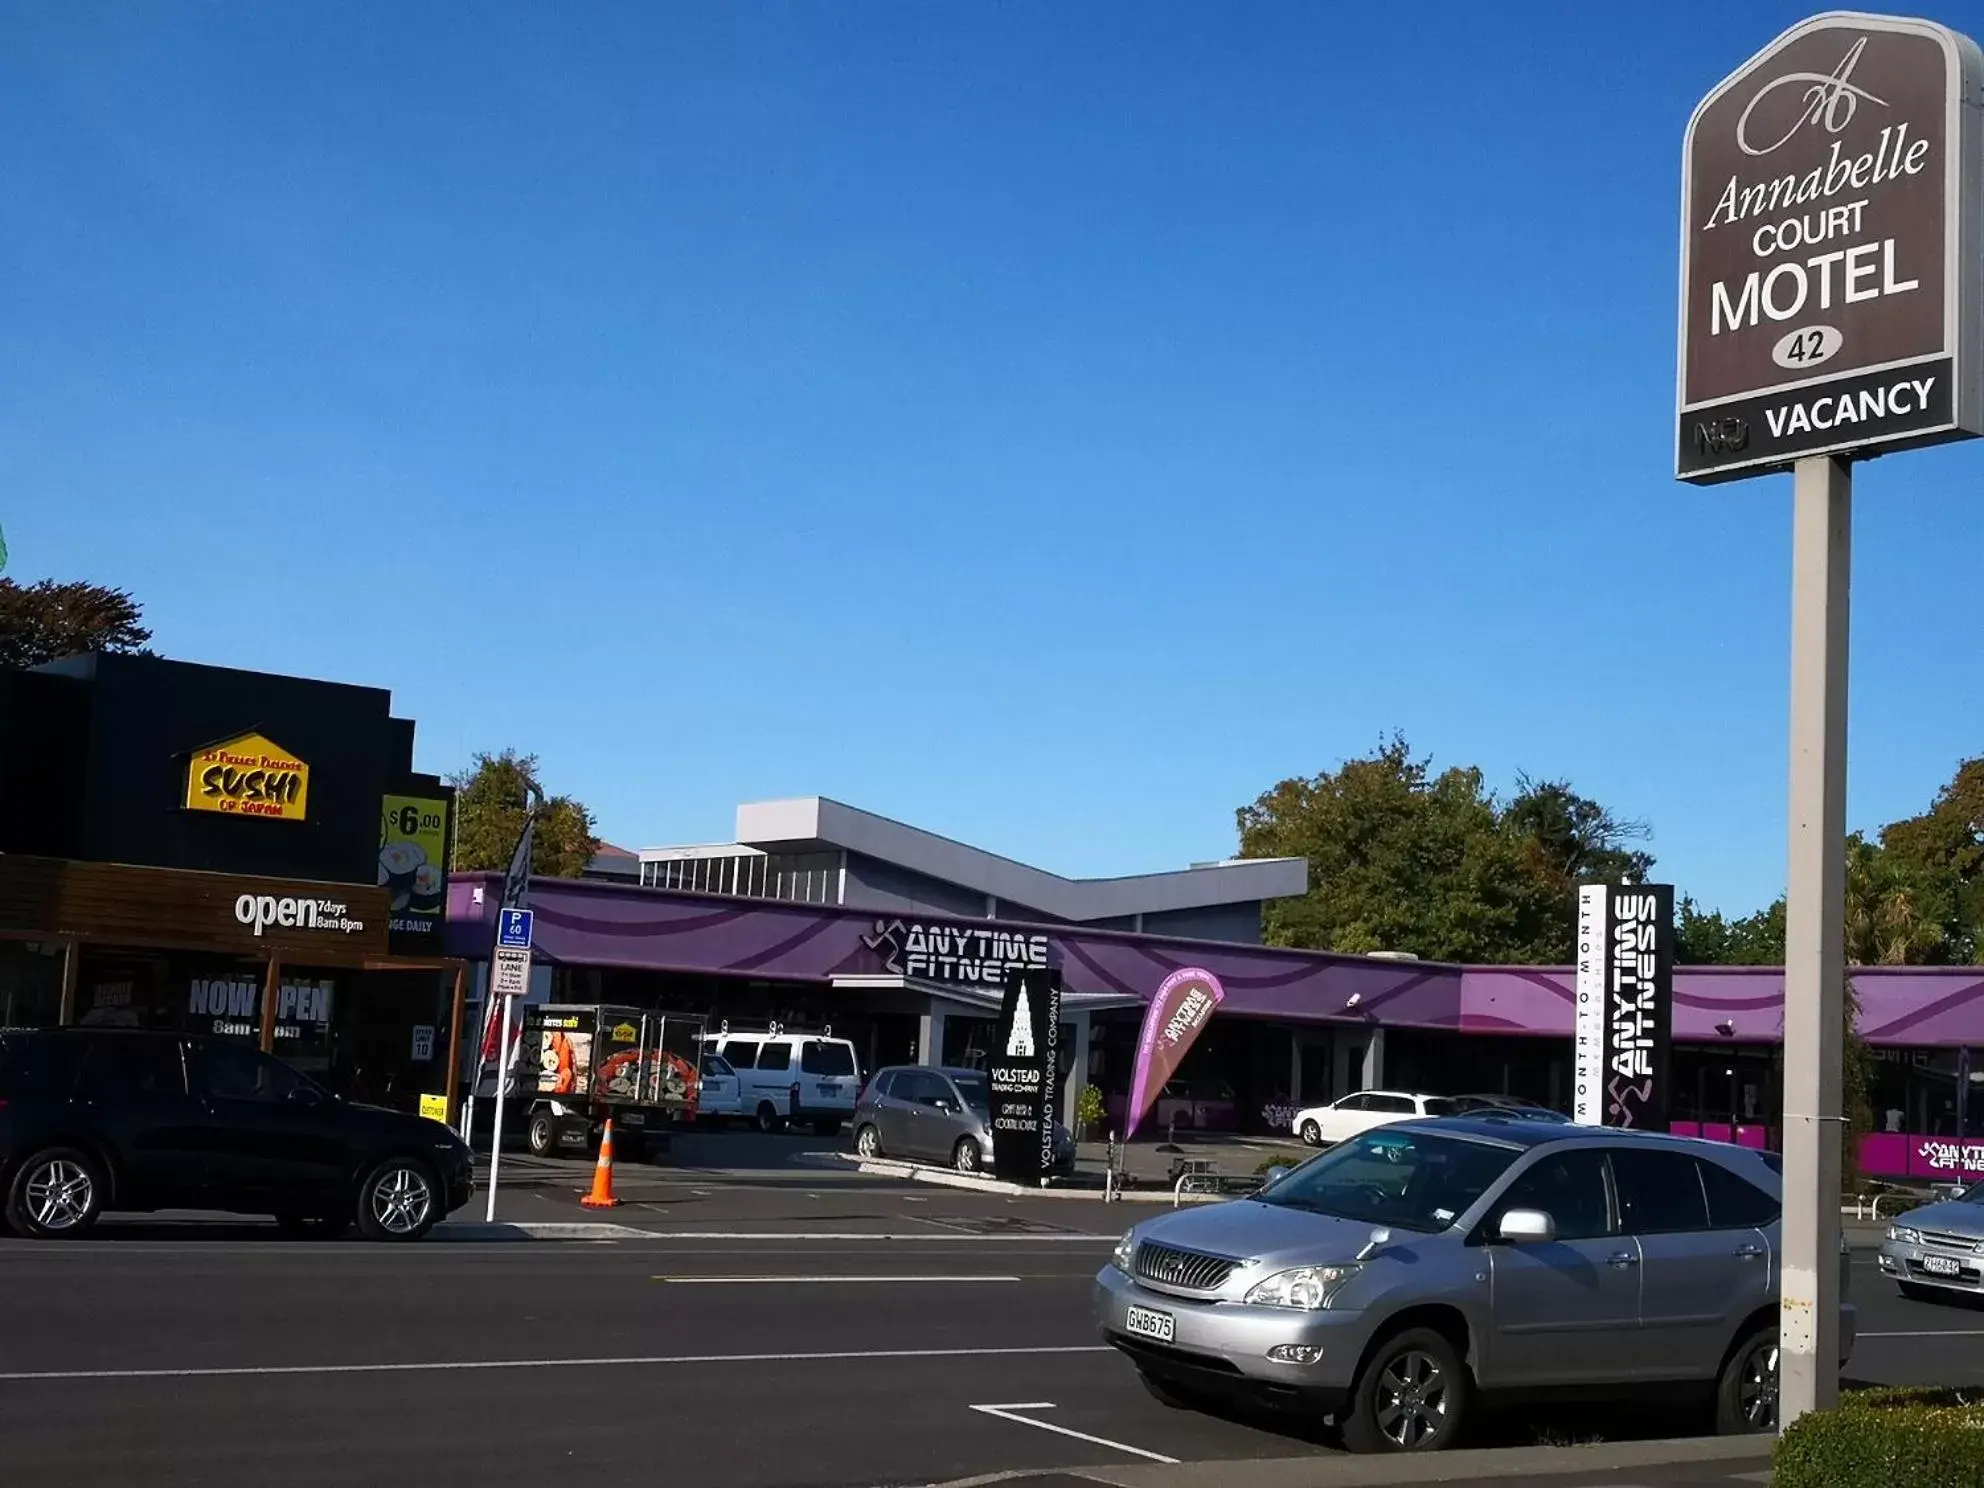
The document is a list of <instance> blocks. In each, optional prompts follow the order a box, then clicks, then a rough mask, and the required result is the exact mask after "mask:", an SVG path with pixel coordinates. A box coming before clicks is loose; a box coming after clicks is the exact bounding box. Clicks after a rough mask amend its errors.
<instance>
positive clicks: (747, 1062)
mask: <svg viewBox="0 0 1984 1488" xmlns="http://www.w3.org/2000/svg"><path fill="white" fill-rule="evenodd" d="M703 1048H704V1049H705V1050H706V1051H707V1052H709V1053H712V1054H716V1055H718V1056H720V1057H721V1058H722V1059H723V1060H724V1062H725V1063H726V1064H728V1065H729V1066H730V1067H731V1068H732V1069H733V1070H735V1071H736V1072H737V1096H738V1114H739V1115H740V1116H742V1117H744V1119H745V1120H747V1121H749V1122H751V1123H752V1124H753V1125H754V1126H756V1127H757V1128H758V1130H759V1131H761V1132H775V1131H783V1130H785V1128H786V1126H787V1125H788V1123H790V1124H794V1125H796V1124H798V1123H800V1122H811V1123H812V1126H813V1130H814V1131H815V1132H817V1133H818V1134H819V1135H821V1136H823V1137H831V1136H834V1135H835V1134H836V1133H838V1132H839V1131H840V1128H841V1123H842V1122H844V1121H846V1120H848V1118H850V1117H851V1116H853V1115H854V1100H855V1097H856V1096H857V1095H859V1094H860V1093H861V1065H860V1062H859V1061H858V1060H857V1059H856V1058H855V1057H854V1045H853V1044H852V1043H850V1042H849V1041H848V1040H846V1039H844V1038H835V1037H833V1036H832V1034H831V1033H830V1032H824V1031H823V1032H820V1033H789V1032H786V1031H785V1030H783V1029H780V1028H777V1027H773V1028H771V1029H768V1030H766V1031H763V1032H759V1033H749V1032H733V1031H731V1030H730V1029H725V1030H724V1031H723V1032H722V1033H712V1034H707V1035H705V1036H704V1038H703Z"/></svg>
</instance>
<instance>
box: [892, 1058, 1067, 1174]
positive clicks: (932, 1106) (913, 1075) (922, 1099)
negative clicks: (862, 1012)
mask: <svg viewBox="0 0 1984 1488" xmlns="http://www.w3.org/2000/svg"><path fill="white" fill-rule="evenodd" d="M853 1125H854V1150H855V1151H856V1152H857V1153H859V1154H860V1155H861V1156H863V1157H905V1158H915V1159H920V1160H922V1161H925V1162H940V1163H945V1164H948V1165H949V1166H951V1167H953V1168H956V1169H957V1170H958V1171H959V1172H960V1173H977V1172H981V1171H983V1170H984V1169H986V1168H989V1167H991V1166H992V1086H991V1082H990V1080H989V1078H988V1076H987V1075H986V1073H985V1071H984V1070H971V1069H950V1068H938V1067H936V1066H933V1065H921V1064H898V1065H892V1066H891V1067H890V1068H888V1069H884V1070H877V1071H876V1073H875V1078H874V1079H872V1080H870V1081H869V1082H868V1084H867V1085H866V1086H865V1087H863V1089H862V1091H861V1094H860V1096H859V1098H858V1099H857V1100H856V1101H855V1105H854V1122H853ZM1074 1170H1075V1139H1074V1138H1073V1137H1072V1136H1070V1135H1069V1133H1068V1129H1067V1128H1066V1127H1065V1126H1062V1125H1061V1124H1060V1123H1059V1122H1058V1121H1057V1122H1055V1123H1054V1160H1053V1169H1052V1171H1053V1173H1054V1174H1055V1175H1056V1176H1060V1177H1065V1176H1067V1175H1068V1174H1070V1173H1072V1172H1074Z"/></svg>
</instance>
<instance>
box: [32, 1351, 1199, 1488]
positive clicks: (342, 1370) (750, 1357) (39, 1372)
mask: <svg viewBox="0 0 1984 1488" xmlns="http://www.w3.org/2000/svg"><path fill="white" fill-rule="evenodd" d="M1109 1352H1111V1350H1110V1348H1109V1346H1108V1345H1107V1344H1101V1343H1077V1344H1050V1345H1045V1346H1042V1347H1038V1348H943V1349H847V1350H840V1351H836V1352H832V1353H817V1354H638V1355H634V1356H631V1357H622V1358H615V1359H453V1360H437V1361H433V1362H429V1363H417V1364H254V1365H245V1366H238V1367H233V1368H208V1369H16V1370H9V1371H5V1372H0V1383H5V1384H32V1383H34V1382H36V1381H41V1380H49V1381H54V1380H143V1379H249V1378H257V1377H268V1378H275V1377H278V1376H282V1375H311V1374H448V1373H453V1372H458V1371H471V1370H482V1369H624V1368H629V1367H632V1366H635V1365H656V1366H658V1365H665V1364H834V1363H856V1362H859V1361H862V1360H868V1359H996V1358H1042V1357H1045V1356H1048V1355H1054V1354H1106V1353H1109ZM974 1409H976V1407H974ZM1028 1424H1029V1425H1039V1424H1040V1423H1039V1422H1037V1421H1035V1422H1029V1423H1028ZM1125 1450H1126V1451H1128V1450H1132V1449H1130V1448H1125ZM1165 1460H1166V1461H1167V1462H1168V1461H1169V1460H1170V1459H1169V1458H1166V1459H1165Z"/></svg>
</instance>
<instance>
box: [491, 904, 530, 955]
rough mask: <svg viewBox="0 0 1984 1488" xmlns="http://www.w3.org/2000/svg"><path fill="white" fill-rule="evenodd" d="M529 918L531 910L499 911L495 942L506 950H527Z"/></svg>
mask: <svg viewBox="0 0 1984 1488" xmlns="http://www.w3.org/2000/svg"><path fill="white" fill-rule="evenodd" d="M531 919H532V915H531V912H530V911H529V910H527V909H505V910H501V911H499V912H498V914H497V918H496V944H497V945H499V946H501V947H502V948H503V949H504V950H506V951H527V950H529V949H530V932H531Z"/></svg>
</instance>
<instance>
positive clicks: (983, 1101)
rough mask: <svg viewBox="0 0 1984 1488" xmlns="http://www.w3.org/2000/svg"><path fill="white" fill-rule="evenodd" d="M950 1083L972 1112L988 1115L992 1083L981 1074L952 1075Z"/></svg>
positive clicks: (990, 1106) (990, 1104) (990, 1105)
mask: <svg viewBox="0 0 1984 1488" xmlns="http://www.w3.org/2000/svg"><path fill="white" fill-rule="evenodd" d="M951 1083H952V1084H953V1085H955V1086H957V1087H958V1094H959V1095H961V1096H963V1097H964V1102H965V1104H966V1105H968V1106H970V1107H971V1108H972V1110H974V1111H983V1112H986V1113H988V1114H989V1113H990V1112H991V1110H992V1082H991V1081H989V1080H987V1079H986V1078H985V1076H983V1075H981V1074H962V1075H952V1076H951Z"/></svg>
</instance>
